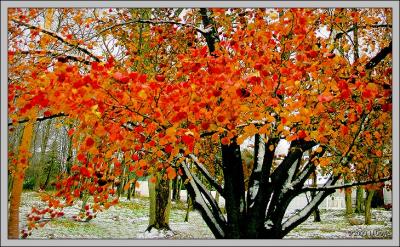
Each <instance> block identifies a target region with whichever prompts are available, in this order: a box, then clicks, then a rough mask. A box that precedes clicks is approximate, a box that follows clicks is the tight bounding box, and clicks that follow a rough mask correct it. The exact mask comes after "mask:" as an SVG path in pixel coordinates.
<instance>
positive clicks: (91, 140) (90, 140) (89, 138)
mask: <svg viewBox="0 0 400 247" xmlns="http://www.w3.org/2000/svg"><path fill="white" fill-rule="evenodd" d="M93 144H94V140H93V139H92V138H91V137H88V138H87V139H86V146H88V147H91V146H93Z"/></svg>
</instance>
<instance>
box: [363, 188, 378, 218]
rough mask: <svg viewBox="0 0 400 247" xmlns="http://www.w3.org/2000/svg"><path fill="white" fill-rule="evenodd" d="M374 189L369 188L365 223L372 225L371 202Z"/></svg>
mask: <svg viewBox="0 0 400 247" xmlns="http://www.w3.org/2000/svg"><path fill="white" fill-rule="evenodd" d="M374 192H375V191H374V190H367V199H366V200H365V214H364V215H365V224H366V225H371V223H372V219H371V202H372V198H373V197H374Z"/></svg>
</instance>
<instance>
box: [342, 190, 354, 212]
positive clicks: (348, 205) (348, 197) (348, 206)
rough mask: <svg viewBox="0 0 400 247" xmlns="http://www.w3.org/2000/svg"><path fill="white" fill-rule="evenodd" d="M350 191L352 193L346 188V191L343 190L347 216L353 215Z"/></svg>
mask: <svg viewBox="0 0 400 247" xmlns="http://www.w3.org/2000/svg"><path fill="white" fill-rule="evenodd" d="M351 191H352V190H351V188H347V189H345V192H344V200H345V203H346V214H347V215H349V214H352V213H353V205H352V202H351Z"/></svg>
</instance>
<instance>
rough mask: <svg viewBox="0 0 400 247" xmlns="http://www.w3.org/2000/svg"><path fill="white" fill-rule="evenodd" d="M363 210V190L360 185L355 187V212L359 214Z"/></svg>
mask: <svg viewBox="0 0 400 247" xmlns="http://www.w3.org/2000/svg"><path fill="white" fill-rule="evenodd" d="M363 212H364V190H363V188H362V187H361V186H358V187H357V192H356V209H355V213H358V214H361V213H363Z"/></svg>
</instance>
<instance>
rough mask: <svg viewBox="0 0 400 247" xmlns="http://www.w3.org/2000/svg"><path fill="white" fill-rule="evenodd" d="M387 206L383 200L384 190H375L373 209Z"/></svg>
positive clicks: (372, 202)
mask: <svg viewBox="0 0 400 247" xmlns="http://www.w3.org/2000/svg"><path fill="white" fill-rule="evenodd" d="M384 205H385V202H384V199H383V188H380V189H378V190H375V193H374V196H373V197H372V201H371V208H379V207H383V206H384Z"/></svg>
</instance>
